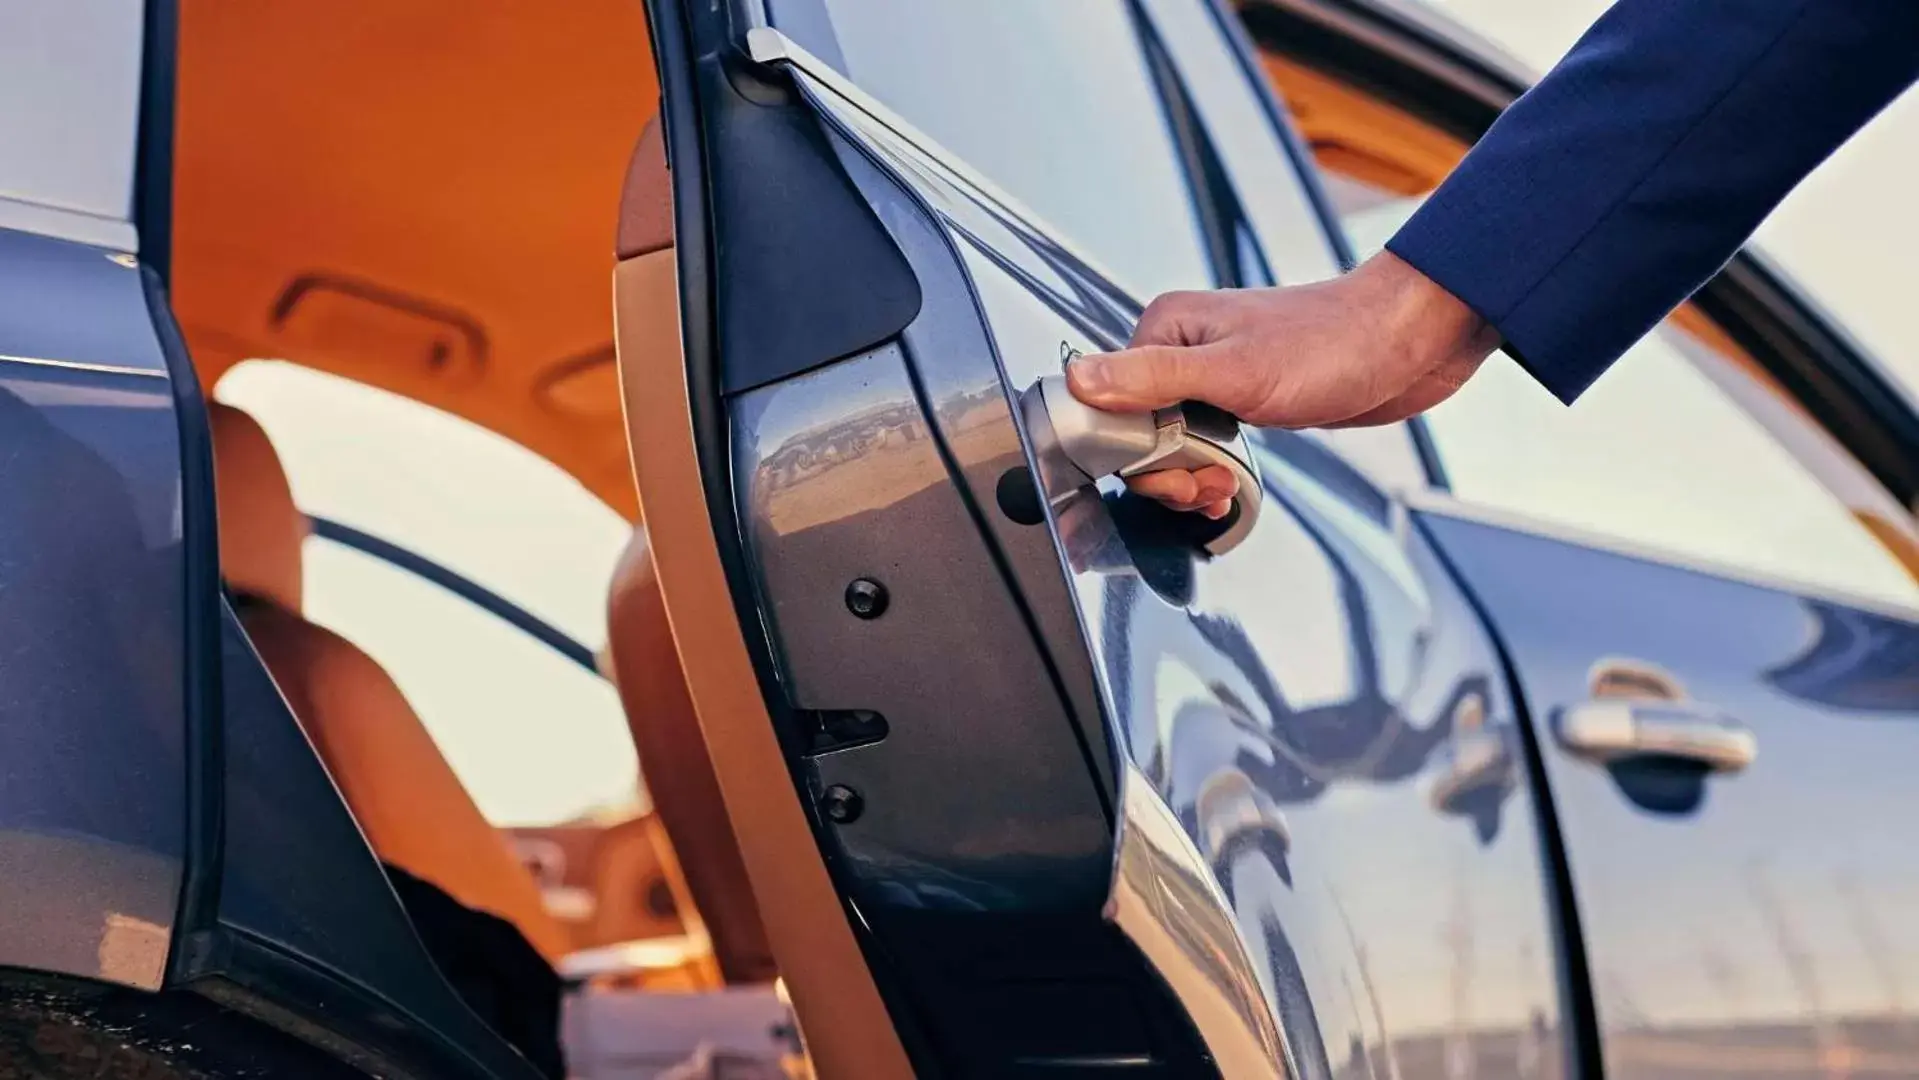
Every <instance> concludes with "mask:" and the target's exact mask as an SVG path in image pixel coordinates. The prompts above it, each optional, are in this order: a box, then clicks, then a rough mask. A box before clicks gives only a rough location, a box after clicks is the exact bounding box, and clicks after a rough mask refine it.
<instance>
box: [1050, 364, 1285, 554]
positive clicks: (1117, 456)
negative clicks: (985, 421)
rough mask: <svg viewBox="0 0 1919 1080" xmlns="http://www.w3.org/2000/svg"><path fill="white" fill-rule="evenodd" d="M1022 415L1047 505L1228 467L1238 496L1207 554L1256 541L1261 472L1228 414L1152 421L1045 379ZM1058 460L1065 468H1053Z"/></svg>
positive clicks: (1191, 405) (1183, 412)
mask: <svg viewBox="0 0 1919 1080" xmlns="http://www.w3.org/2000/svg"><path fill="white" fill-rule="evenodd" d="M1020 411H1021V412H1022V413H1023V414H1024V415H1025V418H1026V424H1027V431H1028V432H1029V434H1031V435H1032V436H1033V438H1034V441H1035V443H1036V445H1035V450H1036V451H1037V452H1038V454H1039V457H1040V459H1041V461H1040V466H1041V469H1040V471H1041V473H1042V478H1043V480H1042V490H1043V491H1045V493H1046V498H1047V499H1048V500H1049V501H1053V500H1057V499H1060V498H1064V497H1065V496H1067V495H1070V494H1072V493H1073V492H1074V491H1076V490H1078V489H1079V488H1081V487H1084V486H1086V485H1088V484H1091V483H1092V482H1093V481H1094V480H1097V479H1099V478H1100V477H1102V476H1109V475H1116V476H1137V475H1139V474H1141V473H1149V472H1155V471H1159V470H1163V469H1199V468H1203V467H1205V466H1208V465H1222V466H1225V468H1226V470H1227V471H1228V472H1230V473H1232V474H1233V479H1234V480H1235V481H1236V482H1237V483H1238V486H1239V491H1238V493H1237V494H1235V495H1234V496H1233V508H1232V510H1231V511H1230V512H1229V513H1228V515H1227V517H1226V519H1225V521H1224V522H1223V523H1222V526H1221V529H1220V532H1219V533H1218V534H1217V535H1215V536H1213V537H1212V539H1210V540H1207V541H1206V542H1205V544H1204V545H1203V546H1204V547H1205V548H1206V550H1207V551H1208V552H1211V553H1212V554H1214V555H1224V554H1226V553H1227V552H1228V551H1231V550H1232V549H1233V548H1235V547H1238V546H1239V543H1240V541H1242V540H1244V539H1246V537H1247V536H1248V535H1249V534H1251V533H1252V531H1253V524H1254V523H1255V522H1256V521H1258V519H1259V508H1260V495H1261V491H1260V486H1259V469H1258V467H1257V466H1256V465H1254V463H1253V454H1252V450H1251V449H1250V448H1249V447H1248V446H1247V445H1246V436H1245V434H1244V433H1242V432H1241V431H1240V429H1239V421H1238V420H1237V419H1235V418H1234V417H1233V416H1232V414H1230V413H1228V412H1226V411H1224V410H1222V409H1218V408H1215V407H1214V406H1211V405H1206V404H1203V403H1201V402H1197V401H1188V402H1182V403H1181V404H1178V405H1173V406H1169V407H1167V408H1164V409H1160V410H1158V411H1157V412H1152V413H1115V412H1106V411H1104V410H1101V409H1095V408H1093V407H1092V406H1091V405H1087V404H1085V403H1083V402H1081V401H1080V400H1079V399H1078V398H1076V397H1074V396H1073V395H1072V392H1071V391H1069V390H1068V389H1067V388H1066V377H1065V376H1063V375H1046V376H1042V377H1041V378H1040V380H1039V381H1038V382H1036V383H1034V384H1033V385H1032V386H1031V387H1029V388H1027V390H1026V392H1025V393H1024V394H1022V395H1021V396H1020ZM1056 456H1057V457H1060V458H1064V459H1065V460H1064V462H1059V461H1057V460H1051V461H1049V460H1048V459H1049V458H1055V457H1056ZM1061 464H1064V465H1066V466H1067V468H1065V469H1062V468H1059V467H1058V466H1059V465H1061Z"/></svg>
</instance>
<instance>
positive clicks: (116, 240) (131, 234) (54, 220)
mask: <svg viewBox="0 0 1919 1080" xmlns="http://www.w3.org/2000/svg"><path fill="white" fill-rule="evenodd" d="M0 229H13V230H15V231H17V232H26V233H35V234H38V235H40V236H47V237H52V238H53V239H55V240H71V241H73V242H75V243H80V244H86V245H88V246H90V247H104V248H114V249H116V250H119V251H125V252H129V253H132V252H137V251H139V250H140V233H139V230H137V229H135V228H134V227H133V223H132V222H130V221H121V220H119V219H118V218H110V217H101V216H99V215H97V214H89V213H86V212H84V211H80V210H68V209H64V208H62V207H57V206H47V205H45V204H42V203H37V202H29V201H27V200H25V199H15V198H10V197H8V196H6V195H0Z"/></svg>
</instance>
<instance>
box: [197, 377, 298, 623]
mask: <svg viewBox="0 0 1919 1080" xmlns="http://www.w3.org/2000/svg"><path fill="white" fill-rule="evenodd" d="M207 419H208V422H209V425H210V427H211V428H212V431H213V473H214V477H213V483H214V500H215V502H216V503H217V505H218V507H219V512H220V573H221V576H222V577H224V578H225V579H226V582H227V586H228V587H229V588H231V589H232V590H233V591H235V592H237V593H241V594H243V595H248V596H253V597H257V598H259V599H263V600H270V601H272V602H273V603H275V604H278V605H279V606H281V607H283V608H285V609H287V610H288V611H292V612H298V611H299V610H300V599H301V581H300V546H301V544H302V543H303V542H304V541H305V540H306V536H307V519H306V515H305V514H302V513H301V512H300V508H299V507H298V506H296V505H294V502H293V489H292V488H291V487H290V486H289V485H288V484H287V474H286V469H285V468H284V467H283V466H282V465H281V464H280V455H279V453H278V452H277V451H275V450H274V449H273V442H272V440H270V439H268V438H267V433H266V429H265V428H262V427H261V426H260V422H259V421H257V420H255V419H254V418H253V417H251V416H248V415H247V414H246V413H244V412H241V411H240V410H239V409H236V408H234V407H233V406H231V405H224V404H221V403H219V402H213V403H211V404H210V405H209V406H208V409H207Z"/></svg>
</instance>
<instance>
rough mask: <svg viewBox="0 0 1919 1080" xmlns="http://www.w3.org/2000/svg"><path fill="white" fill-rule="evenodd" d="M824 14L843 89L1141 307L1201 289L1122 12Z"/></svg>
mask: <svg viewBox="0 0 1919 1080" xmlns="http://www.w3.org/2000/svg"><path fill="white" fill-rule="evenodd" d="M826 9H827V11H828V12H829V13H830V15H831V17H832V21H833V28H834V30H835V32H836V33H837V36H838V46H839V53H840V56H841V58H842V62H843V66H844V72H845V74H846V75H847V76H848V77H850V78H851V79H852V80H853V81H854V82H855V83H857V84H858V85H859V86H860V87H861V88H862V89H864V90H866V91H867V92H868V93H871V94H872V95H873V96H874V97H876V98H878V99H879V100H880V101H882V102H884V103H885V104H886V105H887V106H888V107H889V108H891V109H893V110H894V111H895V112H897V113H899V114H900V115H901V116H903V117H905V119H906V120H907V121H908V122H909V123H912V124H913V125H914V126H916V127H918V128H919V129H921V130H922V131H924V132H925V133H926V134H927V135H929V136H931V137H932V138H933V139H934V140H936V141H937V142H939V143H940V144H941V145H942V146H944V147H946V148H947V149H949V150H951V151H952V152H954V153H955V154H957V155H959V156H960V157H961V158H963V159H964V160H965V161H966V162H967V163H968V164H970V165H971V166H973V167H974V168H975V169H978V170H979V171H980V172H981V173H983V174H984V175H985V176H987V177H988V178H990V179H991V180H992V181H993V182H994V183H996V184H998V185H999V186H1000V187H1002V188H1004V189H1006V191H1008V192H1009V193H1010V194H1012V196H1013V197H1014V198H1016V199H1018V200H1019V201H1021V202H1023V203H1025V204H1026V205H1027V206H1028V207H1030V208H1031V209H1032V210H1033V211H1034V212H1035V213H1037V214H1038V215H1039V216H1040V217H1041V218H1042V219H1044V220H1045V221H1046V222H1047V223H1048V224H1050V225H1052V226H1053V227H1054V228H1057V229H1059V230H1060V231H1061V233H1062V234H1063V235H1064V237H1065V238H1066V239H1067V240H1069V241H1070V242H1071V243H1073V244H1074V245H1075V246H1076V247H1078V248H1080V249H1081V250H1082V251H1084V252H1085V253H1087V254H1088V255H1089V256H1090V257H1092V258H1093V259H1094V260H1096V261H1098V262H1099V263H1100V264H1101V265H1102V266H1103V267H1104V268H1105V269H1106V270H1107V271H1108V272H1110V273H1111V274H1112V275H1113V276H1114V278H1115V280H1116V281H1117V282H1118V283H1119V284H1120V285H1123V286H1125V287H1126V288H1127V289H1128V290H1130V291H1132V292H1133V293H1134V294H1135V295H1136V296H1138V297H1139V298H1140V299H1141V300H1148V299H1151V298H1152V297H1153V296H1156V295H1158V294H1159V293H1162V292H1166V291H1169V290H1173V289H1190V288H1204V287H1208V286H1211V285H1213V284H1214V276H1213V271H1212V268H1211V266H1210V264H1209V262H1208V259H1207V254H1206V248H1205V244H1204V241H1203V239H1202V236H1201V233H1200V230H1199V226H1198V222H1197V218H1196V214H1197V211H1196V209H1195V207H1194V204H1193V199H1192V194H1191V192H1190V191H1189V190H1188V188H1187V186H1186V181H1185V178H1184V174H1183V172H1182V170H1181V165H1180V160H1179V157H1178V155H1177V152H1176V149H1175V146H1174V143H1173V138H1172V135H1171V132H1170V130H1169V128H1168V122H1167V118H1166V112H1165V108H1164V106H1163V105H1162V103H1161V101H1160V99H1159V96H1158V94H1157V92H1156V90H1155V89H1154V87H1153V84H1152V80H1151V76H1150V75H1149V73H1148V70H1147V67H1146V61H1145V58H1144V54H1143V52H1142V50H1141V48H1140V41H1139V31H1138V28H1137V27H1136V26H1135V25H1134V22H1133V16H1132V14H1131V12H1130V10H1129V7H1128V5H1126V4H1122V3H1114V2H1112V0H1045V2H1044V3H1034V2H1033V0H940V2H933V0H922V2H917V3H910V4H901V3H898V2H897V0H826ZM779 10H780V9H779V8H778V7H777V6H776V8H775V11H776V12H778V11H779Z"/></svg>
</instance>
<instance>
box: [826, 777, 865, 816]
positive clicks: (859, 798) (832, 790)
mask: <svg viewBox="0 0 1919 1080" xmlns="http://www.w3.org/2000/svg"><path fill="white" fill-rule="evenodd" d="M820 805H821V806H822V807H824V808H825V810H826V817H827V820H829V821H832V822H834V823H835V824H839V825H849V824H851V823H853V822H855V821H858V820H859V817H860V813H861V812H862V811H864V810H865V809H866V797H865V796H864V795H861V794H860V793H859V792H857V791H854V790H853V789H852V788H850V787H847V786H846V785H845V784H834V785H832V786H831V787H829V788H827V789H826V793H825V794H823V795H821V796H820Z"/></svg>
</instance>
